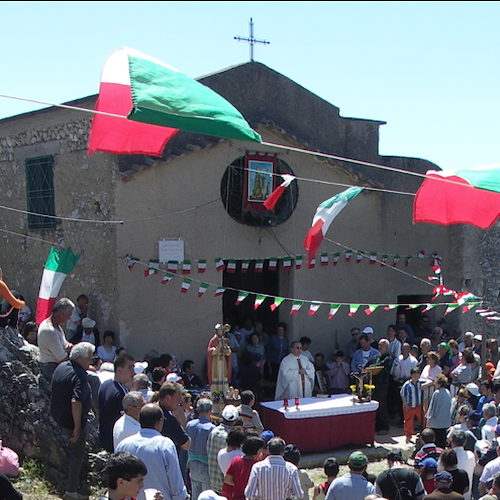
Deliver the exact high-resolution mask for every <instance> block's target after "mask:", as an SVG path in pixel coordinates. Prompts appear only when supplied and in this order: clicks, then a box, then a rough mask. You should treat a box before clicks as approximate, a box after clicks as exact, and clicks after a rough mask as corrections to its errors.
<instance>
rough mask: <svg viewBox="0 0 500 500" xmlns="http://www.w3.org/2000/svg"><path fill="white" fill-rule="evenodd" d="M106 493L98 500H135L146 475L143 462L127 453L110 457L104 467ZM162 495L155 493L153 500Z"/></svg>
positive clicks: (157, 499) (159, 499)
mask: <svg viewBox="0 0 500 500" xmlns="http://www.w3.org/2000/svg"><path fill="white" fill-rule="evenodd" d="M106 473H107V475H108V491H107V493H106V494H105V495H102V496H101V497H100V498H99V500H124V499H125V498H127V499H131V500H135V498H136V497H137V495H138V494H139V493H140V492H141V490H142V489H143V488H144V476H145V475H146V474H147V473H148V470H147V469H146V466H145V465H144V462H143V461H142V460H141V459H140V458H137V457H136V456H135V455H132V453H129V452H128V451H122V452H120V453H116V454H114V455H111V457H110V458H109V460H108V464H107V466H106ZM162 498H163V495H162V494H161V492H160V491H157V492H156V495H155V500H161V499H162Z"/></svg>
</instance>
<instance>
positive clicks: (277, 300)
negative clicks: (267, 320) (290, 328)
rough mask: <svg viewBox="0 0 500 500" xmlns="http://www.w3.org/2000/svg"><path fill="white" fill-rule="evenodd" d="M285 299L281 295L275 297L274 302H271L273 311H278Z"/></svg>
mask: <svg viewBox="0 0 500 500" xmlns="http://www.w3.org/2000/svg"><path fill="white" fill-rule="evenodd" d="M284 300H285V299H283V298H281V297H275V298H274V302H273V303H272V304H271V311H276V309H277V308H278V307H279V306H280V305H281V303H282V302H283V301H284Z"/></svg>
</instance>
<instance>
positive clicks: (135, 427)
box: [113, 391, 146, 450]
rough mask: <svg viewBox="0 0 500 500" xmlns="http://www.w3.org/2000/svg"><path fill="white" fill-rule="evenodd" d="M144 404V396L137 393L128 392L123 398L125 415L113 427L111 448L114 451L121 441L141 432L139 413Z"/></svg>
mask: <svg viewBox="0 0 500 500" xmlns="http://www.w3.org/2000/svg"><path fill="white" fill-rule="evenodd" d="M145 404H146V401H145V400H144V396H143V395H142V393H141V392H139V391H130V392H127V394H125V396H123V401H122V405H123V410H124V412H125V413H124V414H123V415H122V416H121V417H120V418H119V419H118V420H117V421H116V422H115V425H114V426H113V447H114V449H115V450H116V447H117V446H118V444H119V443H120V442H121V441H123V440H124V439H125V438H127V437H129V436H132V435H134V434H136V433H138V432H139V431H140V430H141V424H140V423H139V412H140V411H141V408H142V407H143V406H144V405H145Z"/></svg>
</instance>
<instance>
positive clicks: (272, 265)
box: [268, 257, 278, 271]
mask: <svg viewBox="0 0 500 500" xmlns="http://www.w3.org/2000/svg"><path fill="white" fill-rule="evenodd" d="M277 268H278V259H277V258H276V257H272V258H270V259H269V267H268V270H269V271H276V269H277Z"/></svg>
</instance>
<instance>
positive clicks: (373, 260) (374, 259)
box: [370, 252, 378, 264]
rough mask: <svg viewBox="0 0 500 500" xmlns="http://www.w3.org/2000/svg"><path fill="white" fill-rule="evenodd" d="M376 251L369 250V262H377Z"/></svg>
mask: <svg viewBox="0 0 500 500" xmlns="http://www.w3.org/2000/svg"><path fill="white" fill-rule="evenodd" d="M377 255H378V254H377V252H370V264H375V263H376V262H377Z"/></svg>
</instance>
